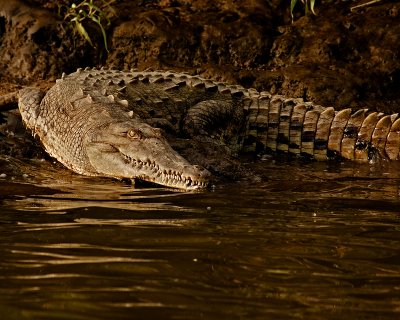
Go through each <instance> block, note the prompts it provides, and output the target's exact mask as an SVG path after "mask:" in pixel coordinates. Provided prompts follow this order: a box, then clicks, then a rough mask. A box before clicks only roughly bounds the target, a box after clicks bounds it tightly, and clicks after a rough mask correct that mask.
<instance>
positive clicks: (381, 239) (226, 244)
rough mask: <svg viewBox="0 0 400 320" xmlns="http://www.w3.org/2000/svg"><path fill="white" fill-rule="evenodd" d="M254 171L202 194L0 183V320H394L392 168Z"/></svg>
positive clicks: (86, 184) (397, 294)
mask: <svg viewBox="0 0 400 320" xmlns="http://www.w3.org/2000/svg"><path fill="white" fill-rule="evenodd" d="M34 165H35V166H36V164H34ZM251 166H254V168H253V169H254V170H255V172H256V174H255V176H254V177H251V178H248V179H247V180H243V181H239V182H235V183H226V184H222V183H221V184H219V185H217V186H216V187H215V189H214V190H213V191H210V192H204V193H192V192H190V193H186V192H175V191H172V190H168V189H163V188H149V189H146V188H144V189H133V188H132V187H131V186H129V185H128V184H126V183H123V182H118V181H114V180H110V179H94V178H87V177H81V176H78V175H75V174H72V173H70V172H69V171H66V170H64V169H62V168H59V167H57V166H55V167H53V166H50V167H49V168H47V169H45V168H43V167H41V166H39V167H35V168H36V170H38V174H37V175H36V173H35V174H33V173H32V172H35V171H34V170H32V167H31V168H30V172H31V176H30V177H29V179H31V180H29V181H27V180H26V178H22V176H20V178H18V177H16V178H15V179H14V180H7V179H2V180H0V197H1V198H0V201H1V203H2V204H1V206H2V209H1V214H0V255H1V257H2V259H1V261H0V270H1V273H0V279H1V281H0V283H1V284H0V301H1V302H0V314H2V315H3V314H7V315H8V318H9V319H25V318H27V319H29V318H35V319H61V318H63V319H65V318H68V319H90V318H93V319H110V318H118V319H125V318H126V319H132V318H133V319H136V318H137V319H143V318H148V319H158V318H159V319H172V318H174V319H176V318H182V319H201V318H205V319H249V318H252V319H265V318H273V319H289V318H290V319H296V318H299V319H305V318H306V319H360V318H363V319H394V318H397V317H398V315H399V312H400V308H399V306H400V285H399V284H400V256H399V250H398V248H399V245H400V236H399V229H400V228H399V212H398V208H399V197H398V194H399V190H398V185H399V183H398V182H399V180H398V177H397V171H396V170H397V169H396V167H393V168H392V167H390V166H388V165H387V166H386V165H385V166H382V171H381V172H380V173H379V171H378V169H377V168H375V167H374V166H368V165H367V166H358V165H356V164H349V163H344V164H337V163H336V164H329V163H328V164H321V163H301V162H300V163H299V162H293V161H292V162H286V163H285V162H279V161H276V162H275V163H274V162H273V161H269V162H262V163H256V164H252V165H251ZM46 170H47V171H46ZM21 172H23V170H22V171H21ZM7 176H8V177H9V176H10V175H7Z"/></svg>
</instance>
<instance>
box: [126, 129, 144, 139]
mask: <svg viewBox="0 0 400 320" xmlns="http://www.w3.org/2000/svg"><path fill="white" fill-rule="evenodd" d="M128 137H129V138H131V139H133V140H139V139H141V138H142V135H141V132H140V131H139V130H135V129H130V130H129V131H128Z"/></svg>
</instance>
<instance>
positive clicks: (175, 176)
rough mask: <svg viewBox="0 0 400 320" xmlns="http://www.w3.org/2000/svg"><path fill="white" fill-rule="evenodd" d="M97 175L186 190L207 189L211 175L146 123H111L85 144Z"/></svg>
mask: <svg viewBox="0 0 400 320" xmlns="http://www.w3.org/2000/svg"><path fill="white" fill-rule="evenodd" d="M84 144H85V148H86V152H87V156H88V158H89V161H90V163H91V166H92V167H93V170H94V172H95V174H96V175H100V176H107V177H114V178H128V179H139V180H142V181H147V182H152V183H156V184H160V185H163V186H166V187H172V188H179V189H185V190H196V189H203V188H206V187H207V186H208V185H209V183H210V178H211V175H210V173H209V172H208V171H207V170H206V169H204V168H203V167H201V166H197V165H192V164H190V163H189V162H188V161H187V160H186V159H184V158H183V157H182V156H180V155H179V154H178V153H177V152H176V151H175V150H173V149H172V148H171V146H170V145H169V143H168V142H167V140H166V139H165V138H164V137H163V136H162V135H161V133H160V131H159V130H158V129H156V128H152V127H150V126H148V125H147V124H144V123H140V124H138V123H112V124H109V125H107V126H106V127H104V126H103V127H102V128H98V129H96V130H95V131H94V132H92V133H91V134H90V135H88V137H87V138H86V141H85V143H84Z"/></svg>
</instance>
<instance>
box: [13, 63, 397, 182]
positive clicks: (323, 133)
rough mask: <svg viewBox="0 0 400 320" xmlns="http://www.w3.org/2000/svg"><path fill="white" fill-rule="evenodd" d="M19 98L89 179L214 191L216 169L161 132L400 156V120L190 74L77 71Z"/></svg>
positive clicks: (349, 154) (51, 142)
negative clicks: (190, 157)
mask: <svg viewBox="0 0 400 320" xmlns="http://www.w3.org/2000/svg"><path fill="white" fill-rule="evenodd" d="M19 96H20V98H19V108H20V111H21V114H22V117H23V120H24V121H25V123H26V125H27V126H28V127H29V128H30V129H31V130H32V132H33V134H35V135H38V136H39V138H40V140H41V142H42V143H43V145H44V146H45V148H46V150H47V152H48V153H49V154H50V155H52V156H53V157H55V158H57V159H58V160H59V161H60V162H61V163H63V164H64V165H65V166H67V167H68V168H70V169H72V170H74V171H76V172H78V173H81V174H85V175H92V176H107V177H114V178H131V179H133V178H135V179H141V180H145V181H150V182H154V183H157V184H161V185H165V186H169V187H174V188H182V189H198V188H204V187H206V186H207V184H208V183H209V180H210V174H209V172H208V171H207V170H205V169H203V168H202V167H199V166H196V165H191V164H189V163H188V162H187V161H186V160H185V159H184V158H183V157H181V156H180V155H179V154H178V153H177V152H175V151H174V150H173V149H172V148H171V147H170V145H169V143H168V142H167V140H166V138H165V137H164V134H163V133H162V131H161V130H160V129H159V128H162V129H165V131H166V132H167V133H168V136H171V134H172V136H173V137H186V138H188V137H189V138H190V137H191V136H198V135H203V136H207V137H213V138H214V139H217V140H218V141H221V142H223V143H224V144H225V145H226V146H228V147H229V148H230V149H231V150H232V151H233V152H240V151H255V152H264V151H266V150H272V151H283V152H290V153H294V154H303V155H308V156H310V157H313V158H315V159H317V160H325V159H329V158H331V157H342V158H346V159H351V160H357V161H370V160H371V159H373V158H374V157H376V156H379V157H384V158H388V159H391V160H398V159H399V151H400V120H399V119H398V116H397V114H396V115H391V116H385V115H383V114H378V113H374V112H372V113H370V112H368V111H367V110H359V111H357V112H354V113H352V112H351V110H350V109H345V110H341V111H339V112H337V111H334V110H333V108H323V107H321V106H317V105H313V104H312V103H309V102H303V101H302V100H301V99H287V98H284V97H282V96H278V95H275V96H273V95H270V94H268V93H266V92H257V91H256V90H254V89H244V88H243V87H240V86H229V85H226V84H223V83H218V82H214V81H211V80H205V79H202V78H200V77H197V76H189V75H186V74H179V73H173V72H164V71H156V72H146V71H145V72H137V71H131V72H121V71H118V70H106V69H101V70H98V69H89V68H86V69H85V70H82V69H78V70H77V72H75V73H72V74H70V75H68V76H65V75H64V76H63V77H62V79H60V80H57V83H56V84H55V85H54V87H53V88H51V89H50V90H49V91H48V92H47V93H46V94H45V95H43V94H41V93H40V91H38V90H37V89H32V88H26V89H23V90H21V91H20V93H19Z"/></svg>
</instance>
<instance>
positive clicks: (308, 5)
mask: <svg viewBox="0 0 400 320" xmlns="http://www.w3.org/2000/svg"><path fill="white" fill-rule="evenodd" d="M301 2H302V3H303V5H304V10H305V14H306V15H307V14H309V13H310V11H311V12H312V13H313V14H315V11H314V5H315V0H301ZM296 4H297V0H290V14H291V16H292V21H293V10H294V7H295V6H296Z"/></svg>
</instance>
